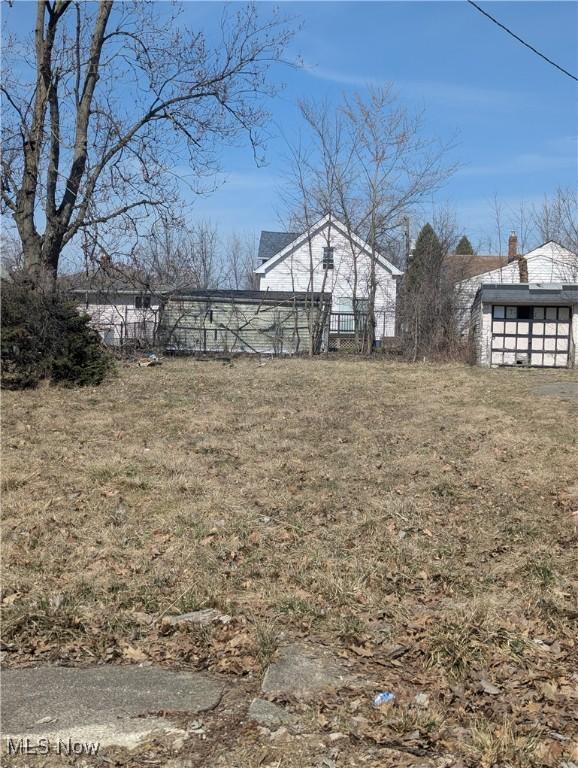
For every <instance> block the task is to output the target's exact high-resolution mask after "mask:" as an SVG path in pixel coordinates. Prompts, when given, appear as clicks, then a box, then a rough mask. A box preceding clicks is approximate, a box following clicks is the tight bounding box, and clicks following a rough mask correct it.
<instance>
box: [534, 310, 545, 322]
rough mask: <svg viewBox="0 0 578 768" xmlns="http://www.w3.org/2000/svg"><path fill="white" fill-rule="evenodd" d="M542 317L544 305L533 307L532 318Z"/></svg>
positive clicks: (540, 318)
mask: <svg viewBox="0 0 578 768" xmlns="http://www.w3.org/2000/svg"><path fill="white" fill-rule="evenodd" d="M543 319H544V307H534V320H543Z"/></svg>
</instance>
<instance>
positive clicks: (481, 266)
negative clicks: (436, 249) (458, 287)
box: [444, 253, 508, 281]
mask: <svg viewBox="0 0 578 768" xmlns="http://www.w3.org/2000/svg"><path fill="white" fill-rule="evenodd" d="M507 263H508V259H507V257H506V256H495V255H476V256H460V255H458V254H455V253H449V254H448V255H447V256H446V258H445V261H444V266H445V267H446V269H447V270H448V273H449V274H450V277H451V278H452V279H453V280H455V281H459V280H467V279H469V278H470V277H475V276H476V275H483V274H485V273H486V272H492V271H493V270H494V269H499V268H500V267H505V266H506V264H507Z"/></svg>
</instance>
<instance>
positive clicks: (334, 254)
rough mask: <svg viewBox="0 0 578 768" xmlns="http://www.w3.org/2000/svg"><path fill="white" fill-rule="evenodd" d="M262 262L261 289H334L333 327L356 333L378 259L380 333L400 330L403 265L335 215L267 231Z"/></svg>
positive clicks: (259, 269)
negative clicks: (299, 228)
mask: <svg viewBox="0 0 578 768" xmlns="http://www.w3.org/2000/svg"><path fill="white" fill-rule="evenodd" d="M259 260H260V261H261V264H260V265H259V266H258V267H257V269H256V270H255V274H256V275H257V276H258V279H259V290H261V291H296V292H301V293H329V294H331V297H332V302H331V303H332V316H331V326H330V333H331V334H335V335H340V336H344V335H345V336H346V335H347V334H354V332H355V328H356V325H357V322H358V319H359V317H363V316H364V315H365V313H366V312H367V306H368V299H369V296H370V293H371V291H370V285H371V282H372V280H371V273H372V268H371V266H372V260H374V265H375V270H374V273H375V286H376V290H375V319H376V328H375V338H376V341H377V342H378V343H379V342H380V341H381V340H382V339H383V338H384V337H388V336H394V335H395V306H396V295H397V278H398V277H400V276H401V274H402V273H401V271H400V270H399V269H398V268H397V267H395V266H394V265H393V264H392V263H391V262H389V261H388V260H387V259H386V258H384V257H383V256H382V255H381V254H379V253H377V254H375V256H374V257H372V252H371V248H370V246H369V245H368V244H367V243H366V242H365V241H364V240H362V239H361V238H360V237H358V236H357V235H356V234H354V233H350V232H348V230H347V227H346V226H345V225H344V224H343V223H342V222H340V221H338V220H337V219H335V218H334V217H333V216H331V215H327V216H325V217H323V218H322V219H320V220H319V221H318V222H317V223H316V224H315V225H314V226H312V227H311V228H310V229H309V230H307V231H305V232H302V233H296V232H262V233H261V240H260V243H259Z"/></svg>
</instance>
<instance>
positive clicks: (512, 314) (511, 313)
mask: <svg viewBox="0 0 578 768" xmlns="http://www.w3.org/2000/svg"><path fill="white" fill-rule="evenodd" d="M506 317H507V318H508V320H515V319H516V318H517V317H518V307H506Z"/></svg>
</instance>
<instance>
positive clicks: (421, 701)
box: [414, 693, 429, 708]
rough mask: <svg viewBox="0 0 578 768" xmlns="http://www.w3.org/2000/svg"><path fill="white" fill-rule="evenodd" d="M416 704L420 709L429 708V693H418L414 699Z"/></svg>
mask: <svg viewBox="0 0 578 768" xmlns="http://www.w3.org/2000/svg"><path fill="white" fill-rule="evenodd" d="M414 701H415V703H416V704H417V705H418V707H424V708H425V707H427V706H429V696H428V695H427V693H417V694H416V695H415V698H414Z"/></svg>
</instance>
